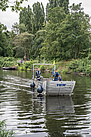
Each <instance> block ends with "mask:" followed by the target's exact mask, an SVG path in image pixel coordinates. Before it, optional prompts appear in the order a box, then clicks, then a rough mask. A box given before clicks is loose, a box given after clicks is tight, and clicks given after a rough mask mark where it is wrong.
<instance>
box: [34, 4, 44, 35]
mask: <svg viewBox="0 0 91 137" xmlns="http://www.w3.org/2000/svg"><path fill="white" fill-rule="evenodd" d="M44 21H45V13H44V6H43V4H42V2H41V3H39V2H37V3H34V4H33V33H36V32H37V31H38V30H40V29H42V27H43V25H44V24H43V23H44Z"/></svg>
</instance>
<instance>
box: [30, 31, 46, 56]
mask: <svg viewBox="0 0 91 137" xmlns="http://www.w3.org/2000/svg"><path fill="white" fill-rule="evenodd" d="M45 33H46V31H45V30H38V31H37V32H36V34H35V39H34V43H33V47H32V53H33V57H34V58H36V57H37V56H38V57H39V59H40V56H41V55H43V54H42V53H41V52H40V51H41V48H42V44H43V43H44V41H45Z"/></svg>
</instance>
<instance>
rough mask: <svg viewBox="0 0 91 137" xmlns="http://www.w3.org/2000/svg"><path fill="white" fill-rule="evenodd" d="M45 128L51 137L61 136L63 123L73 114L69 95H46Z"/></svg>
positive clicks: (63, 128) (63, 130)
mask: <svg viewBox="0 0 91 137" xmlns="http://www.w3.org/2000/svg"><path fill="white" fill-rule="evenodd" d="M46 111H47V114H46V117H45V118H46V128H47V129H48V133H49V135H50V136H51V137H63V136H64V135H63V132H65V131H66V129H65V123H66V122H68V120H69V118H70V116H72V115H74V107H73V102H72V99H71V97H70V96H56V97H53V96H52V97H51V96H47V97H46Z"/></svg>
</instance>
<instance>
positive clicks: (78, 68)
mask: <svg viewBox="0 0 91 137" xmlns="http://www.w3.org/2000/svg"><path fill="white" fill-rule="evenodd" d="M69 70H73V71H74V72H78V73H84V74H91V60H88V59H87V58H83V59H78V60H73V61H71V62H70V64H69Z"/></svg>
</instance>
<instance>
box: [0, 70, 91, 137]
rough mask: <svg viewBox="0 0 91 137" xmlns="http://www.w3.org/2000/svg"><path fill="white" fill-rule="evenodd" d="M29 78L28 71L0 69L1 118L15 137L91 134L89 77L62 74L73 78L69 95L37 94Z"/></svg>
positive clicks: (68, 136) (30, 76) (55, 136)
mask: <svg viewBox="0 0 91 137" xmlns="http://www.w3.org/2000/svg"><path fill="white" fill-rule="evenodd" d="M44 75H45V76H47V74H44ZM48 75H49V76H51V74H48ZM31 78H32V72H30V71H29V72H18V71H2V70H0V120H5V119H6V124H7V129H9V130H11V129H13V131H14V132H15V134H14V136H15V137H40V136H41V137H91V77H86V76H82V77H81V76H76V75H65V76H62V79H63V80H73V79H74V80H76V86H75V89H74V93H73V95H72V96H71V97H69V96H55V97H51V96H48V97H46V96H41V97H40V96H37V95H36V93H35V92H34V91H32V90H31V89H30V83H31V82H32V80H31Z"/></svg>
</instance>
